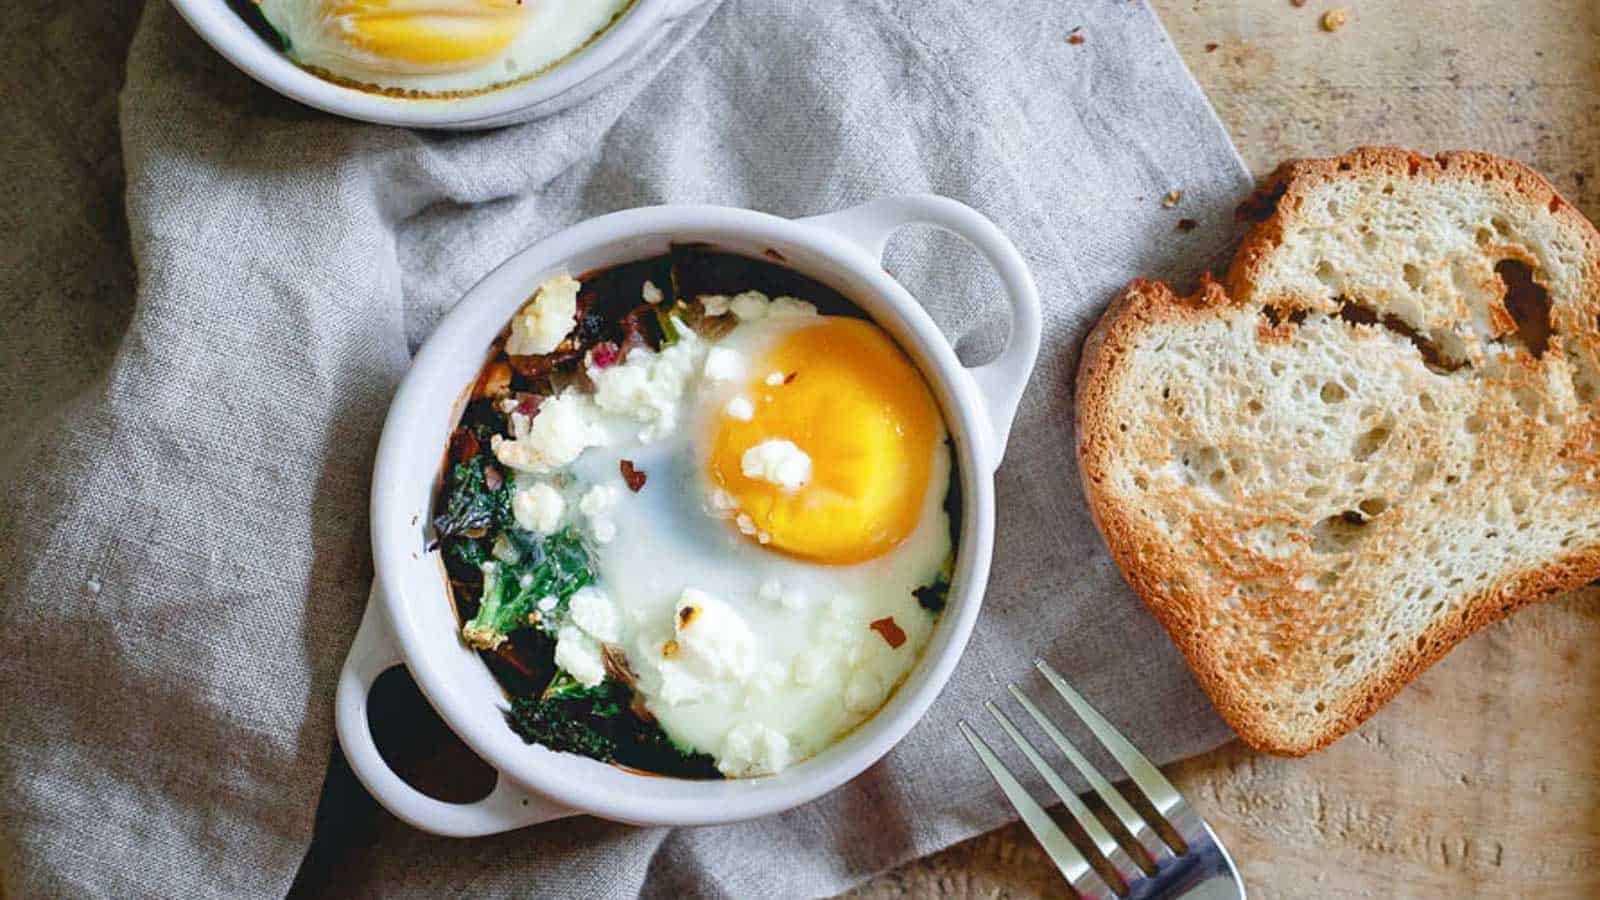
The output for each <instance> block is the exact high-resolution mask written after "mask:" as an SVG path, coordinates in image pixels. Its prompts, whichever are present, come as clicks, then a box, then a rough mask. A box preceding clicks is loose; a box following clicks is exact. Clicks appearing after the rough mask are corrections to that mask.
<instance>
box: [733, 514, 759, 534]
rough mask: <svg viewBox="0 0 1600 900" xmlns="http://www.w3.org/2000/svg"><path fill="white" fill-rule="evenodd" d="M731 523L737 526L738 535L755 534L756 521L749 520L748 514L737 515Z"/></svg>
mask: <svg viewBox="0 0 1600 900" xmlns="http://www.w3.org/2000/svg"><path fill="white" fill-rule="evenodd" d="M733 522H734V524H735V525H738V526H739V533H740V534H755V533H756V520H755V519H752V518H750V515H749V514H748V513H739V515H738V517H737V518H735V519H734V520H733Z"/></svg>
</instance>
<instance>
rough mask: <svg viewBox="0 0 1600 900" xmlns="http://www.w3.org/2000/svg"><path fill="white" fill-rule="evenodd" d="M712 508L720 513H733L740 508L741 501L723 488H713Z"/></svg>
mask: <svg viewBox="0 0 1600 900" xmlns="http://www.w3.org/2000/svg"><path fill="white" fill-rule="evenodd" d="M711 508H712V509H713V510H714V511H716V512H719V513H726V512H732V511H733V510H736V509H738V508H739V500H738V498H737V497H734V496H733V495H732V494H730V493H728V492H727V491H725V490H723V489H722V488H712V489H711Z"/></svg>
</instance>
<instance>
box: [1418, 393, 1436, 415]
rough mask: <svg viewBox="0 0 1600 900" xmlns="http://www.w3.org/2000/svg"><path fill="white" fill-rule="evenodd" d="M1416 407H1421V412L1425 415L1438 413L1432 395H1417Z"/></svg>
mask: <svg viewBox="0 0 1600 900" xmlns="http://www.w3.org/2000/svg"><path fill="white" fill-rule="evenodd" d="M1417 406H1419V407H1421V408H1422V411H1423V412H1426V413H1431V412H1438V411H1439V404H1438V403H1435V402H1434V400H1433V395H1432V394H1429V393H1422V394H1418V395H1417Z"/></svg>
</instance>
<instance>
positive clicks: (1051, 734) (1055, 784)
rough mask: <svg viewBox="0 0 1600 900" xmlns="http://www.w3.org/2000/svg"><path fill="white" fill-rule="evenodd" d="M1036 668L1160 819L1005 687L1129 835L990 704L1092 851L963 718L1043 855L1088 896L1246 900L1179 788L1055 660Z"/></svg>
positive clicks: (987, 706)
mask: <svg viewBox="0 0 1600 900" xmlns="http://www.w3.org/2000/svg"><path fill="white" fill-rule="evenodd" d="M1033 664H1034V666H1035V667H1036V668H1038V670H1039V673H1040V674H1041V675H1043V676H1044V678H1045V681H1047V682H1049V683H1050V686H1051V687H1053V688H1055V690H1056V693H1058V694H1060V695H1061V697H1062V699H1064V700H1066V701H1067V705H1068V706H1070V707H1072V711H1073V712H1074V713H1076V714H1077V715H1078V718H1079V719H1081V720H1083V723H1084V724H1085V725H1087V726H1088V727H1089V731H1090V732H1092V733H1093V734H1094V736H1095V738H1096V739H1097V740H1099V741H1100V744H1101V745H1102V746H1104V747H1105V748H1106V750H1107V751H1108V752H1109V753H1110V754H1111V756H1112V758H1113V759H1115V760H1116V761H1117V764H1118V765H1120V766H1121V767H1122V770H1123V771H1124V772H1126V773H1127V775H1128V777H1129V778H1130V779H1132V780H1133V783H1134V784H1135V785H1136V786H1137V788H1138V792H1140V793H1142V794H1143V800H1144V802H1146V803H1147V804H1148V805H1149V806H1150V808H1151V809H1152V810H1154V812H1155V813H1156V817H1155V820H1154V821H1152V820H1150V819H1147V818H1146V817H1144V816H1142V815H1140V814H1139V813H1137V812H1135V811H1134V808H1133V805H1132V804H1130V803H1129V802H1128V801H1127V800H1126V799H1125V798H1124V797H1123V796H1122V794H1121V793H1119V792H1118V791H1117V789H1116V788H1114V787H1112V786H1111V783H1110V782H1109V781H1107V780H1106V778H1105V776H1103V775H1101V774H1100V772H1099V771H1097V770H1096V769H1095V768H1094V767H1093V766H1092V765H1090V764H1089V761H1088V760H1087V759H1085V758H1084V756H1083V754H1082V753H1079V752H1078V748H1077V747H1075V746H1073V744H1072V741H1070V740H1068V739H1067V736H1066V735H1064V734H1062V733H1061V729H1059V728H1057V727H1056V726H1055V723H1053V722H1051V721H1050V719H1049V718H1047V717H1046V716H1045V714H1044V712H1043V711H1042V710H1040V709H1039V707H1038V706H1036V705H1035V704H1034V702H1033V701H1032V700H1029V699H1028V697H1027V695H1026V694H1024V693H1022V691H1021V689H1020V688H1018V687H1017V686H1016V685H1015V684H1008V685H1006V688H1007V690H1009V691H1010V692H1011V696H1013V697H1015V698H1016V700H1017V702H1018V703H1019V704H1021V705H1022V708H1023V709H1024V710H1026V711H1027V713H1028V715H1029V716H1031V717H1032V718H1033V721H1034V722H1036V723H1037V724H1038V726H1039V729H1040V730H1041V731H1043V732H1044V734H1045V736H1046V737H1048V738H1049V739H1050V741H1051V743H1053V744H1055V745H1056V747H1057V748H1058V749H1059V750H1060V751H1061V753H1062V754H1063V755H1064V756H1066V758H1067V761H1068V762H1070V763H1071V764H1072V767H1073V768H1074V769H1076V770H1077V772H1078V774H1079V775H1082V776H1083V778H1084V780H1086V781H1088V782H1089V786H1090V787H1091V788H1093V789H1094V792H1095V794H1097V795H1098V796H1099V797H1100V799H1101V800H1102V801H1104V803H1105V805H1106V807H1107V808H1108V809H1110V810H1111V813H1112V815H1113V816H1114V817H1115V818H1116V820H1117V823H1118V824H1119V825H1120V826H1121V829H1120V830H1121V831H1122V832H1123V834H1122V837H1121V839H1119V838H1118V837H1116V836H1113V835H1112V833H1111V831H1110V830H1109V829H1107V828H1106V826H1105V825H1104V824H1103V823H1102V822H1101V821H1100V819H1099V817H1097V816H1096V815H1095V814H1094V813H1093V812H1092V811H1091V810H1090V809H1089V808H1088V807H1087V806H1085V805H1084V803H1083V801H1082V800H1080V799H1079V798H1078V795H1077V794H1076V793H1074V792H1073V790H1072V789H1071V788H1070V787H1068V786H1067V784H1066V782H1065V781H1063V780H1062V778H1061V776H1060V775H1058V774H1057V773H1056V771H1055V770H1054V769H1052V768H1051V767H1050V764H1049V763H1047V762H1045V760H1044V757H1042V756H1040V755H1039V751H1038V750H1036V749H1035V748H1034V746H1033V744H1032V743H1030V742H1029V741H1028V739H1027V738H1025V737H1023V736H1022V732H1020V731H1018V730H1017V726H1016V725H1015V724H1013V723H1012V721H1011V719H1010V718H1008V717H1007V716H1006V714H1005V713H1004V712H1002V711H1001V710H1000V707H998V706H996V705H995V704H994V703H993V702H985V703H984V708H985V709H987V710H989V712H990V714H992V715H993V716H994V717H995V720H996V721H998V722H999V723H1000V728H1001V729H1002V730H1003V731H1005V733H1006V736H1007V737H1009V738H1011V741H1012V742H1013V743H1015V744H1016V745H1017V749H1018V750H1021V751H1022V755H1023V756H1025V757H1027V759H1028V762H1030V763H1032V764H1033V767H1034V769H1036V770H1038V772H1039V775H1040V777H1042V778H1044V780H1045V783H1046V784H1048V785H1049V786H1050V789H1051V790H1052V791H1054V792H1055V794H1056V796H1057V797H1058V798H1060V800H1061V802H1062V803H1064V804H1065V805H1066V808H1067V815H1068V816H1069V817H1070V818H1071V819H1072V820H1073V821H1074V822H1075V823H1077V825H1078V827H1079V828H1081V829H1083V833H1084V835H1085V836H1087V837H1088V839H1089V843H1090V844H1092V845H1093V847H1092V849H1090V848H1084V850H1080V849H1079V847H1078V845H1076V844H1074V843H1073V841H1072V839H1071V838H1069V837H1067V835H1066V833H1065V832H1063V831H1062V830H1061V828H1060V827H1058V826H1057V825H1056V823H1055V820H1053V819H1051V818H1050V815H1049V813H1046V812H1045V811H1044V808H1043V807H1042V806H1040V805H1039V803H1038V802H1037V801H1035V800H1034V799H1033V797H1032V796H1030V795H1029V794H1028V792H1027V790H1026V789H1025V788H1024V787H1023V786H1022V785H1021V783H1019V782H1018V781H1017V779H1016V777H1015V776H1014V775H1012V774H1011V771H1010V770H1009V769H1007V768H1006V767H1005V764H1003V763H1001V762H1000V760H999V758H998V757H996V756H995V754H994V751H993V750H991V749H990V748H989V745H988V744H987V743H985V742H984V740H983V738H981V737H979V736H978V733H977V732H976V731H974V730H973V728H972V726H971V725H969V724H967V722H966V720H965V719H963V720H961V722H960V723H959V724H960V728H961V734H962V735H963V736H965V737H966V739H967V743H969V744H971V745H972V749H973V750H974V751H976V752H977V754H978V758H979V759H981V760H983V765H984V767H985V768H987V769H988V770H989V774H990V775H992V776H994V780H995V782H996V783H997V784H999V785H1000V790H1001V791H1003V792H1005V795H1006V799H1007V800H1010V801H1011V805H1012V806H1013V807H1014V808H1015V809H1016V811H1017V813H1018V814H1019V815H1021V816H1022V821H1023V822H1024V823H1025V824H1027V826H1028V830H1029V831H1031V832H1033V836H1034V838H1035V839H1036V840H1038V841H1039V844H1040V845H1041V846H1043V847H1044V851H1045V853H1047V854H1049V855H1050V859H1051V860H1052V861H1053V862H1055V864H1056V868H1058V869H1060V870H1061V874H1062V875H1064V876H1065V877H1066V879H1067V882H1068V883H1069V884H1071V885H1072V888H1073V890H1075V891H1077V892H1078V894H1079V895H1080V896H1083V897H1095V898H1107V900H1109V898H1115V897H1124V898H1141V900H1143V898H1163V900H1165V898H1173V897H1185V898H1217V900H1235V898H1237V900H1243V898H1244V896H1245V891H1244V881H1243V880H1241V879H1240V878H1239V871H1238V870H1237V869H1236V868H1234V865H1233V860H1232V859H1229V858H1228V851H1227V850H1225V849H1223V846H1222V842H1221V841H1219V840H1217V836H1216V834H1215V833H1214V832H1212V830H1211V827H1210V826H1208V825H1207V824H1206V823H1205V822H1204V820H1202V819H1201V818H1200V816H1199V814H1198V813H1196V812H1195V811H1194V809H1193V808H1192V807H1190V806H1189V804H1188V803H1187V802H1185V801H1184V799H1183V797H1182V796H1181V795H1180V794H1179V793H1178V790H1177V788H1174V787H1173V786H1172V782H1170V781H1168V780H1167V779H1166V776H1164V775H1162V774H1161V771H1160V770H1159V769H1157V768H1156V767H1155V765H1154V764H1153V763H1151V762H1150V760H1149V759H1148V758H1147V757H1145V755H1144V754H1143V753H1140V752H1139V750H1138V748H1136V747H1134V746H1133V744H1132V743H1130V742H1129V741H1128V739H1127V738H1125V737H1123V736H1122V734H1121V732H1119V731H1117V729H1115V728H1113V727H1112V726H1111V723H1110V722H1107V721H1106V720H1105V717H1103V716H1101V715H1100V714H1099V713H1098V712H1096V711H1095V709H1094V707H1092V706H1090V705H1089V702H1088V701H1087V700H1085V699H1083V695H1081V694H1079V693H1078V692H1077V691H1076V690H1074V689H1073V687H1072V686H1071V685H1069V684H1067V682H1066V679H1064V678H1062V677H1061V675H1060V673H1058V672H1057V671H1056V670H1055V669H1053V668H1051V667H1050V664H1049V663H1047V662H1045V661H1044V660H1042V659H1035V660H1034V661H1033ZM1084 851H1087V854H1088V855H1085V852H1084ZM1108 875H1109V876H1111V877H1110V878H1109V879H1108V878H1107V877H1106V876H1108ZM1118 882H1120V883H1118Z"/></svg>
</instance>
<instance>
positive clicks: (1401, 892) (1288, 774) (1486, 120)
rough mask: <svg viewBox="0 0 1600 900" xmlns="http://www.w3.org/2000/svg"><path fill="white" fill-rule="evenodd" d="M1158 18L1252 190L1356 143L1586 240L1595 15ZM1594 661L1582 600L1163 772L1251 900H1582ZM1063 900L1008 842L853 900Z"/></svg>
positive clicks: (1475, 4) (1599, 597)
mask: <svg viewBox="0 0 1600 900" xmlns="http://www.w3.org/2000/svg"><path fill="white" fill-rule="evenodd" d="M1078 2H1105V0H1078ZM1154 3H1155V6H1156V8H1157V10H1158V11H1159V12H1160V14H1161V17H1162V21H1163V22H1164V23H1165V24H1166V27H1167V30H1168V31H1169V32H1170V33H1171V35H1172V38H1173V40H1174V41H1175V42H1176V43H1177V45H1178V48H1179V50H1180V51H1181V52H1182V54H1183V57H1184V59H1185V61H1186V62H1187V63H1188V65H1189V68H1190V70H1191V71H1192V72H1193V73H1194V76H1195V78H1196V80H1198V81H1199V83H1200V85H1201V87H1203V88H1204V89H1205V91H1206V93H1207V94H1208V95H1209V96H1210V98H1211V102H1212V103H1213V104H1214V105H1215V106H1216V109H1217V113H1218V114H1219V115H1220V116H1221V118H1222V121H1223V123H1224V124H1225V125H1226V126H1227V127H1228V129H1229V131H1230V132H1232V134H1233V139H1234V141H1235V142H1236V143H1237V144H1238V147H1239V151H1240V153H1241V154H1242V155H1243V156H1244V159H1245V162H1246V163H1247V164H1248V165H1249V166H1250V168H1251V169H1252V170H1253V171H1254V172H1256V173H1257V174H1264V173H1266V172H1267V171H1269V170H1271V169H1272V168H1273V167H1274V166H1276V165H1277V163H1278V162H1279V161H1281V160H1282V159H1284V158H1286V157H1293V156H1307V155H1327V154H1333V153H1338V152H1341V151H1343V150H1345V149H1348V148H1349V147H1352V146H1355V145H1358V144H1363V143H1366V144H1371V143H1390V144H1399V145H1402V146H1408V147H1413V148H1416V149H1419V150H1425V151H1437V150H1447V149H1479V150H1490V151H1494V152H1498V153H1504V154H1507V155H1510V156H1514V157H1516V158H1518V159H1521V160H1523V161H1525V162H1527V163H1529V164H1531V165H1533V166H1534V167H1535V168H1537V169H1538V170H1539V171H1541V172H1543V173H1544V174H1545V175H1546V177H1548V178H1550V180H1551V181H1553V182H1554V183H1555V185H1556V187H1557V188H1558V189H1560V190H1561V192H1562V193H1563V194H1564V195H1565V196H1566V197H1567V198H1568V199H1569V200H1571V201H1572V202H1573V203H1575V204H1577V205H1578V206H1579V207H1580V208H1582V209H1583V211H1584V212H1585V213H1587V214H1588V215H1589V217H1590V218H1591V219H1597V218H1600V2H1597V0H1423V2H1418V0H1390V2H1373V0H1356V2H1343V3H1339V2H1333V3H1330V2H1323V0H1311V2H1308V3H1307V4H1306V5H1305V6H1303V7H1296V6H1294V5H1293V4H1292V3H1291V2H1290V0H1232V2H1223V0H1154ZM1331 9H1343V10H1344V11H1345V12H1346V13H1347V16H1348V18H1347V23H1346V24H1345V26H1344V27H1343V28H1341V29H1339V30H1337V31H1335V32H1331V33H1330V32H1327V31H1324V30H1322V28H1321V27H1320V24H1319V22H1320V18H1321V16H1322V15H1323V13H1324V12H1326V11H1328V10H1331ZM1093 39H1094V37H1093V35H1088V36H1086V40H1093ZM1597 650H1600V592H1595V591H1588V592H1585V593H1583V594H1580V595H1577V596H1573V597H1568V598H1565V599H1562V600H1558V601H1555V602H1553V603H1549V604H1546V605H1543V606H1539V607H1534V608H1532V609H1528V610H1525V611H1523V612H1522V613H1520V614H1519V615H1517V616H1516V617H1514V618H1513V619H1511V620H1510V621H1508V622H1504V623H1501V624H1500V625H1497V626H1494V627H1491V628H1489V629H1488V630H1486V631H1485V632H1484V633H1482V634H1479V635H1477V636H1475V637H1474V638H1472V639H1470V640H1469V641H1467V642H1466V643H1464V644H1463V645H1462V646H1460V647H1458V648H1457V649H1456V650H1455V651H1454V652H1453V653H1452V654H1451V655H1450V656H1449V657H1447V658H1446V659H1445V660H1444V661H1443V662H1441V663H1439V664H1438V665H1437V666H1435V667H1434V668H1433V669H1432V670H1431V671H1429V672H1428V673H1426V674H1425V675H1423V676H1422V677H1421V678H1420V679H1419V680H1418V681H1417V682H1416V683H1415V684H1413V685H1412V686H1411V687H1409V688H1408V689H1407V690H1406V691H1405V692H1404V693H1402V694H1401V695H1400V697H1399V698H1398V699H1397V700H1395V701H1394V702H1393V703H1392V704H1390V705H1389V706H1388V707H1387V708H1385V709H1384V710H1383V711H1382V712H1380V713H1379V714H1378V715H1377V716H1376V717H1374V718H1373V719H1372V720H1371V721H1369V722H1367V723H1366V724H1365V725H1364V726H1363V727H1362V728H1360V729H1359V730H1358V731H1357V732H1355V733H1354V734H1353V735H1351V736H1349V737H1346V738H1345V739H1344V740H1342V741H1340V742H1339V743H1337V744H1335V745H1334V746H1333V747H1331V748H1329V749H1328V750H1325V751H1323V752H1322V753H1320V754H1318V755H1316V756H1314V757H1311V758H1308V759H1300V760H1288V759H1276V758H1273V757H1268V756H1262V755H1259V754H1256V753H1252V752H1250V751H1248V750H1245V749H1243V748H1242V747H1239V746H1229V747H1225V748H1223V749H1221V750H1218V751H1216V752H1214V753H1211V754H1209V755H1207V756H1204V757H1201V758H1199V759H1195V760H1191V761H1189V762H1186V763H1183V764H1180V765H1178V766H1175V767H1172V768H1170V769H1169V774H1171V775H1172V776H1173V779H1174V781H1175V782H1176V783H1177V784H1178V786H1179V788H1180V789H1181V790H1183V791H1184V793H1185V794H1186V796H1188V798H1189V799H1190V801H1191V802H1193V803H1194V804H1195V805H1196V806H1197V807H1199V809H1200V811H1201V812H1202V814H1203V815H1205V816H1206V817H1207V818H1208V819H1209V820H1210V822H1211V823H1212V825H1213V826H1214V827H1215V829H1216V831H1217V832H1218V834H1219V835H1220V836H1221V837H1222V838H1223V840H1224V841H1225V842H1226V844H1227V846H1228V847H1229V849H1230V850H1231V851H1232V853H1233V856H1234V859H1235V860H1236V861H1237V862H1238V863H1239V864H1240V866H1241V868H1242V870H1243V874H1244V877H1245V881H1246V882H1247V884H1248V887H1249V889H1250V893H1251V896H1253V897H1266V898H1275V897H1318V898H1334V897H1391V896H1396V897H1417V896H1429V897H1434V896H1438V897H1477V896H1485V897H1491V896H1492V897H1507V896H1517V897H1522V896H1540V897H1546V896H1549V897H1595V896H1600V719H1597V717H1596V716H1595V715H1594V710H1596V709H1597V708H1600V652H1596V651H1597ZM1065 892H1066V887H1065V883H1064V882H1063V881H1062V880H1061V878H1060V877H1059V876H1058V875H1056V874H1055V872H1054V870H1053V869H1051V868H1050V866H1049V863H1048V861H1047V860H1046V859H1045V857H1044V855H1043V853H1042V852H1041V851H1039V849H1038V848H1037V847H1036V846H1035V845H1034V844H1033V842H1032V840H1031V838H1029V836H1028V834H1027V832H1026V831H1025V830H1024V829H1022V828H1021V827H1020V826H1013V827H1010V828H1006V829H1002V830H1000V831H997V832H994V833H992V834H988V835H985V836H983V837H980V838H976V839H974V840H972V841H968V842H966V843H964V844H960V845H958V846H956V847H953V848H951V849H949V850H947V851H945V852H943V853H940V854H937V855H935V856H932V857H929V858H927V859H924V860H921V861H918V862H915V863H912V864H910V865H908V866H906V867H904V868H902V869H901V870H899V871H896V872H893V873H890V874H888V875H885V876H883V877H881V878H878V879H876V880H874V881H872V882H870V883H868V884H867V885H864V886H863V887H862V888H860V889H858V890H857V891H856V892H854V894H852V896H856V897H869V898H886V897H900V896H910V897H927V896H942V897H1033V896H1060V895H1062V894H1064V893H1065Z"/></svg>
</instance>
